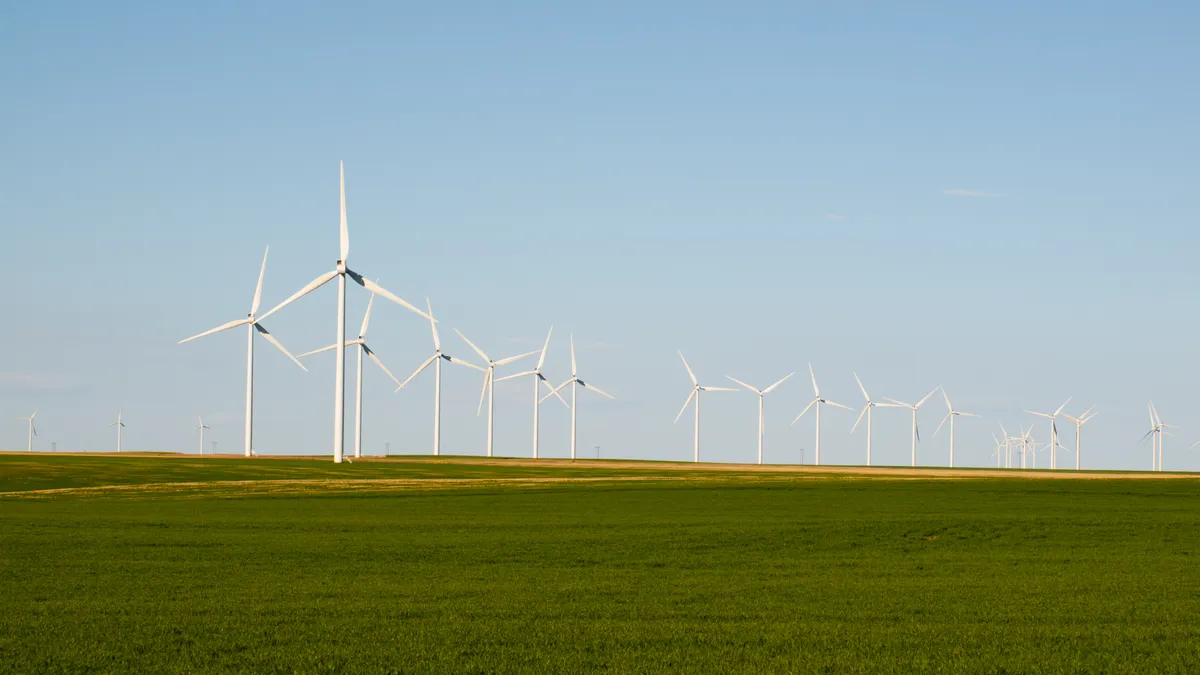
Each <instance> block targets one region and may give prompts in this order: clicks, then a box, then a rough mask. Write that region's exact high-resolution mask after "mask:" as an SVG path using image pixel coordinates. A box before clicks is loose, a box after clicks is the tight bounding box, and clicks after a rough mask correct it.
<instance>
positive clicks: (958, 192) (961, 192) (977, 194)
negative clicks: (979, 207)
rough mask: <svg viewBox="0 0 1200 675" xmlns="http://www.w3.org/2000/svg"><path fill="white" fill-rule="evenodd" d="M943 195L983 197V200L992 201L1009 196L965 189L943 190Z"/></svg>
mask: <svg viewBox="0 0 1200 675" xmlns="http://www.w3.org/2000/svg"><path fill="white" fill-rule="evenodd" d="M942 194H944V195H949V196H951V197H982V198H992V199H994V198H1000V197H1007V196H1008V195H1006V194H1002V193H999V192H987V191H985V190H963V189H952V190H943V191H942Z"/></svg>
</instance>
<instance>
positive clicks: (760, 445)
mask: <svg viewBox="0 0 1200 675" xmlns="http://www.w3.org/2000/svg"><path fill="white" fill-rule="evenodd" d="M679 356H681V357H682V356H683V354H682V353H680V354H679ZM684 363H685V364H686V363H687V362H686V361H684ZM688 372H691V368H688ZM792 375H795V373H789V374H788V375H786V376H784V377H783V378H782V379H780V380H779V381H778V382H776V383H775V384H773V385H771V386H769V387H767V388H766V389H763V390H759V389H756V388H754V387H751V386H750V385H748V384H746V383H745V382H742V381H741V380H739V379H736V378H733V377H730V376H729V375H726V376H725V377H729V379H731V380H733V381H734V382H737V383H738V384H740V385H742V386H743V387H745V388H747V389H749V390H750V391H752V392H754V393H756V394H758V463H759V464H762V448H763V397H764V396H766V395H767V394H769V393H771V392H772V391H773V390H774V389H775V387H778V386H779V385H781V384H783V383H784V382H787V379H788V378H789V377H791V376H792ZM689 400H690V397H689ZM684 407H687V406H686V405H685V406H684ZM696 410H697V411H699V410H700V398H699V397H697V398H696ZM676 421H678V418H676ZM697 454H698V453H697Z"/></svg>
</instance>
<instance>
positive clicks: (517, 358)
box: [494, 349, 537, 366]
mask: <svg viewBox="0 0 1200 675" xmlns="http://www.w3.org/2000/svg"><path fill="white" fill-rule="evenodd" d="M536 353H537V350H536V349H535V350H533V351H531V352H525V353H524V354H517V355H516V356H510V357H508V358H507V359H500V360H499V361H497V362H496V363H495V364H494V365H497V366H506V365H508V364H510V363H512V362H513V361H520V360H521V359H523V358H526V357H528V356H533V355H534V354H536Z"/></svg>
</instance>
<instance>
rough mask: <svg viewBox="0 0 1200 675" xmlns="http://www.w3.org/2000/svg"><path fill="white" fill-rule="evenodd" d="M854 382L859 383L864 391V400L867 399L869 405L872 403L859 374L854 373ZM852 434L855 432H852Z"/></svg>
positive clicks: (859, 386)
mask: <svg viewBox="0 0 1200 675" xmlns="http://www.w3.org/2000/svg"><path fill="white" fill-rule="evenodd" d="M854 381H855V382H857V383H858V388H859V389H861V390H862V393H863V398H865V399H867V403H870V402H871V397H870V396H869V395H867V388H866V387H864V386H863V383H862V380H860V379H858V373H854ZM856 426H857V425H856ZM850 433H854V432H853V431H851V432H850Z"/></svg>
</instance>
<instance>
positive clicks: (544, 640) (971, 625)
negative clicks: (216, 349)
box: [0, 455, 1200, 673]
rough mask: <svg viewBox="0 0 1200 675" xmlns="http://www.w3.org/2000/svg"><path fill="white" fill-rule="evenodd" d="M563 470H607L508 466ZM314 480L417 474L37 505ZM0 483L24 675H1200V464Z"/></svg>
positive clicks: (310, 471) (183, 476)
mask: <svg viewBox="0 0 1200 675" xmlns="http://www.w3.org/2000/svg"><path fill="white" fill-rule="evenodd" d="M557 476H563V477H573V478H596V479H603V478H605V477H612V478H613V479H614V480H597V481H594V482H560V483H556V482H536V483H535V482H529V483H523V482H520V481H515V482H511V483H506V482H503V481H493V480H492V479H503V478H509V479H523V478H541V479H545V478H553V477H557ZM430 478H462V479H478V480H476V481H475V482H465V483H462V484H441V485H438V486H437V487H436V489H429V487H426V486H425V485H424V484H423V483H421V481H422V480H428V479H430ZM304 479H322V480H326V481H338V480H341V479H396V480H401V481H402V480H409V479H411V480H412V481H413V482H411V483H398V484H396V485H386V484H357V485H356V484H346V485H345V486H344V487H339V485H340V484H339V483H337V482H331V483H328V484H325V485H322V486H320V487H319V488H318V487H315V486H314V487H313V489H311V490H309V489H307V487H306V486H304V485H300V486H299V487H296V488H293V489H292V490H291V491H284V492H276V491H272V490H269V489H264V487H263V485H264V484H262V483H256V484H253V485H251V484H247V486H246V488H245V489H241V488H240V487H239V486H238V485H231V484H225V485H224V486H223V487H222V488H221V489H219V490H214V489H210V488H208V487H206V486H204V485H199V484H192V485H184V486H180V487H179V488H178V489H175V490H171V491H161V490H160V491H155V490H141V489H139V488H137V487H130V488H124V489H120V490H112V491H105V490H99V491H86V490H85V491H66V492H62V493H50V494H47V493H40V494H38V495H36V496H31V495H28V494H26V495H22V494H20V493H21V492H22V491H28V490H45V489H53V488H78V487H87V486H102V485H126V486H137V485H140V484H144V483H204V482H207V481H239V480H247V481H249V480H255V481H263V480H266V481H277V480H304ZM489 481H492V482H489ZM431 487H432V486H431ZM0 492H4V493H6V494H5V495H3V496H0V579H3V584H2V586H0V590H2V591H3V592H2V593H0V671H5V672H82V671H94V672H114V673H115V672H205V671H241V672H254V673H261V672H352V671H365V672H388V671H394V672H455V673H459V672H581V671H610V672H661V671H673V672H688V673H728V672H735V671H739V672H871V673H876V672H943V673H967V672H981V673H1059V672H1078V673H1095V672H1114V673H1136V672H1141V673H1196V672H1200V627H1198V625H1200V620H1198V617H1200V546H1198V544H1200V481H1197V480H1130V479H1112V480H1074V481H1070V480H1029V479H1022V478H1004V479H989V478H972V479H960V480H894V479H879V478H871V479H866V478H853V477H846V476H841V477H813V476H805V475H777V476H772V475H763V476H748V475H730V476H727V477H723V476H721V475H720V474H716V475H714V474H712V473H711V472H709V473H707V474H705V475H700V474H698V473H689V472H686V471H685V472H679V471H671V472H663V471H656V470H654V469H653V468H648V469H646V470H639V469H629V468H618V467H614V468H583V467H578V468H571V467H562V466H547V467H527V466H506V465H504V464H503V463H498V464H496V465H483V464H453V463H451V464H435V463H431V462H408V463H386V464H385V463H365V462H364V463H357V464H354V465H342V466H335V465H333V464H332V463H330V462H328V461H327V460H312V461H301V460H250V461H247V460H240V459H213V458H209V459H204V460H201V459H198V458H192V459H179V458H128V457H121V458H113V457H61V456H60V457H52V456H46V455H41V456H33V457H29V456H17V455H6V456H0Z"/></svg>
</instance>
